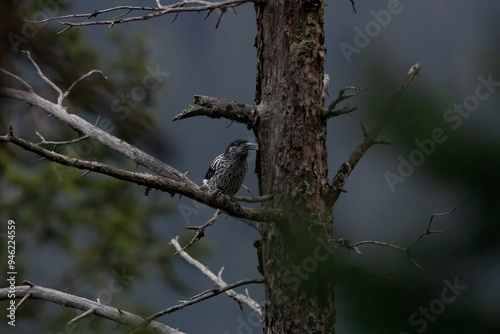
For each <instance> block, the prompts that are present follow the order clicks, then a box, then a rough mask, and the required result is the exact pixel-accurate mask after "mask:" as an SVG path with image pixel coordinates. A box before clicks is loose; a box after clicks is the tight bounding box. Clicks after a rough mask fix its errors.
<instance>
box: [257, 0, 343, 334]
mask: <svg viewBox="0 0 500 334" xmlns="http://www.w3.org/2000/svg"><path fill="white" fill-rule="evenodd" d="M255 8H256V13H257V27H258V32H257V38H256V48H257V55H258V65H257V67H258V73H257V93H256V103H257V105H258V113H259V118H258V119H259V121H258V122H259V123H258V124H257V126H255V127H254V129H255V132H256V136H257V138H258V143H259V156H258V160H257V174H258V178H259V188H260V193H261V194H262V195H264V194H274V200H273V201H272V202H265V206H268V207H273V208H278V209H280V210H283V212H286V213H287V214H286V215H285V218H283V219H281V220H280V221H275V222H273V223H262V226H261V245H260V246H261V250H260V251H261V264H262V266H261V269H262V271H263V275H264V277H265V279H266V300H267V302H266V305H265V308H264V333H269V334H270V333H273V334H276V333H287V334H288V333H333V332H334V324H335V309H334V307H333V299H334V296H333V277H332V274H331V273H329V265H328V263H330V261H326V260H327V259H330V257H331V254H332V250H331V249H330V248H329V247H328V246H327V240H328V239H329V238H331V235H332V232H333V215H332V202H331V200H330V199H331V186H330V185H329V182H328V165H327V149H326V120H325V118H324V117H323V106H324V99H323V97H322V89H323V66H324V60H325V55H326V49H325V47H324V39H325V35H324V28H323V16H324V4H323V2H322V1H278V0H268V1H265V2H257V3H256V5H255ZM330 260H331V259H330Z"/></svg>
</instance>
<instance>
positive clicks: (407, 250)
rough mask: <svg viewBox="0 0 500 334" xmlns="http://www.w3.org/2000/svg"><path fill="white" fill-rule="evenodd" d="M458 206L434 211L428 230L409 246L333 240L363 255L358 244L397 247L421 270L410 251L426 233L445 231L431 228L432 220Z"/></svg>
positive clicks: (369, 241) (370, 241)
mask: <svg viewBox="0 0 500 334" xmlns="http://www.w3.org/2000/svg"><path fill="white" fill-rule="evenodd" d="M455 210H456V208H453V209H452V210H450V211H448V212H444V213H434V214H433V215H432V216H431V218H430V220H429V224H428V225H427V230H426V231H425V232H424V233H422V234H421V235H419V236H418V237H417V239H416V240H415V241H414V242H413V243H412V244H411V245H410V246H409V247H406V248H405V247H401V246H397V245H393V244H390V243H387V242H383V241H375V240H365V241H358V242H356V243H351V242H350V241H349V240H347V239H343V238H342V239H338V240H333V242H334V243H335V244H337V245H339V246H341V247H344V248H347V249H351V250H354V251H355V252H356V253H358V254H359V255H362V253H361V251H360V250H359V248H358V246H361V245H377V246H383V247H388V248H393V249H397V250H399V251H403V252H405V253H406V255H407V256H408V257H409V258H410V259H411V260H412V261H413V263H414V264H415V265H416V266H417V268H419V269H420V270H424V269H422V267H421V266H420V265H419V264H418V262H417V261H416V260H415V258H414V257H413V255H412V254H411V253H410V250H411V249H412V248H413V246H415V245H416V244H417V243H418V242H419V241H420V240H421V239H422V238H423V237H424V236H426V235H430V234H434V233H443V231H438V230H431V225H432V220H433V219H434V217H437V216H447V215H450V214H452V213H453V211H455Z"/></svg>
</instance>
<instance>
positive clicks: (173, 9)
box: [28, 0, 253, 33]
mask: <svg viewBox="0 0 500 334" xmlns="http://www.w3.org/2000/svg"><path fill="white" fill-rule="evenodd" d="M247 2H253V0H227V1H221V2H208V1H202V0H194V1H192V0H184V1H181V2H177V3H174V4H171V5H167V6H163V5H161V4H160V3H159V1H157V5H158V7H144V6H116V7H112V8H106V9H101V10H95V11H93V12H92V13H86V14H72V15H64V16H55V17H50V18H47V19H44V20H39V21H28V22H33V23H45V22H48V21H55V20H63V19H69V18H85V19H86V21H82V22H59V23H60V24H62V25H66V26H68V27H67V28H65V29H63V30H62V31H60V32H59V33H61V32H63V31H66V30H67V29H69V28H71V27H81V26H88V25H107V26H108V27H109V28H111V27H113V26H114V25H115V24H120V23H127V22H132V21H144V20H149V19H152V18H155V17H160V16H163V15H167V14H170V13H175V14H176V15H177V14H178V13H181V12H196V13H199V12H204V11H208V15H210V13H212V12H213V11H214V10H220V11H221V14H220V17H219V19H218V22H217V26H218V25H219V22H220V20H221V17H222V15H223V14H224V13H225V12H226V10H227V9H228V8H233V9H234V7H237V6H240V5H242V4H244V3H247ZM121 11H124V13H121V14H119V15H117V16H115V17H114V18H112V19H110V20H103V21H92V19H94V18H96V17H98V16H100V15H102V14H105V13H112V12H121ZM138 11H139V12H140V11H148V12H152V13H149V14H146V15H137V16H130V17H124V16H127V15H128V14H130V13H132V12H134V13H135V12H138ZM208 15H207V16H208Z"/></svg>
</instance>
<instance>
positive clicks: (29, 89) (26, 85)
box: [0, 68, 35, 93]
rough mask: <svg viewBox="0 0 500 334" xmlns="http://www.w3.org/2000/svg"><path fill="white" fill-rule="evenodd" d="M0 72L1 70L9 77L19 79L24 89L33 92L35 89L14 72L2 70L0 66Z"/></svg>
mask: <svg viewBox="0 0 500 334" xmlns="http://www.w3.org/2000/svg"><path fill="white" fill-rule="evenodd" d="M0 72H2V73H3V74H5V75H8V76H9V77H11V78H14V79H16V80H17V81H19V82H20V83H21V84H22V85H23V86H24V87H26V89H28V91H29V92H31V93H34V92H35V91H34V90H33V87H31V86H30V85H29V84H28V83H27V82H26V81H24V80H23V79H21V78H20V77H18V76H17V75H15V74H14V73H11V72H9V71H6V70H4V69H3V68H0Z"/></svg>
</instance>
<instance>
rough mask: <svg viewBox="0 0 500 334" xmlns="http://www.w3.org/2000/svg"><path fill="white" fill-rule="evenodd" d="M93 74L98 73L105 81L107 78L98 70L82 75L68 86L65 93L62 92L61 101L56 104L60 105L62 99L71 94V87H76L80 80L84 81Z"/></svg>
mask: <svg viewBox="0 0 500 334" xmlns="http://www.w3.org/2000/svg"><path fill="white" fill-rule="evenodd" d="M93 73H99V74H100V75H101V76H102V77H103V78H104V79H106V80H107V79H108V77H107V76H105V75H104V74H103V73H102V72H101V71H99V70H92V71H90V72H88V73H87V74H84V75H82V76H81V77H79V78H78V79H76V80H75V82H73V83H72V84H71V86H69V88H68V90H67V91H65V92H64V94H63V95H62V96H61V97H60V100H61V101H60V102H59V101H58V102H57V103H58V104H61V103H62V100H64V98H65V97H66V96H68V94H69V93H70V92H71V90H72V89H73V87H75V85H76V84H77V83H79V82H80V81H81V80H83V79H85V78H86V77H88V76H89V75H91V74H93Z"/></svg>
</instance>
